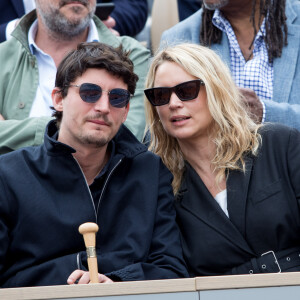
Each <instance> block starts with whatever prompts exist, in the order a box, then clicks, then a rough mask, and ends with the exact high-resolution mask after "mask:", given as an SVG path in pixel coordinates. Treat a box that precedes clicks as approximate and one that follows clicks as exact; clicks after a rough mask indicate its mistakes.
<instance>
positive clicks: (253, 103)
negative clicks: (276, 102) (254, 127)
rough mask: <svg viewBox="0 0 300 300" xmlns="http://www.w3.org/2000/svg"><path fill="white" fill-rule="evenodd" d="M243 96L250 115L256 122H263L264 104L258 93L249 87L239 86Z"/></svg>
mask: <svg viewBox="0 0 300 300" xmlns="http://www.w3.org/2000/svg"><path fill="white" fill-rule="evenodd" d="M238 89H239V91H240V93H241V94H242V96H243V100H244V101H245V103H246V105H247V108H248V111H249V115H250V117H251V118H252V120H253V121H254V122H255V123H261V121H262V117H263V105H262V103H261V102H260V100H259V98H258V96H257V95H256V93H255V92H254V91H253V90H251V89H248V88H241V87H239V88H238Z"/></svg>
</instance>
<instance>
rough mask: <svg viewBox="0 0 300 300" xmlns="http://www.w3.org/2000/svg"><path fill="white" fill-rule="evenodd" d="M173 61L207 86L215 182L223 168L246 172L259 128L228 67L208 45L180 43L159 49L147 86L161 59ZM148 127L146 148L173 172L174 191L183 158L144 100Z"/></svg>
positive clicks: (151, 83) (147, 102) (223, 171)
mask: <svg viewBox="0 0 300 300" xmlns="http://www.w3.org/2000/svg"><path fill="white" fill-rule="evenodd" d="M166 61H168V62H174V63H176V64H177V65H179V66H180V67H181V68H182V69H183V70H185V71H186V72H187V73H189V74H190V75H192V76H194V77H196V78H199V79H201V80H202V81H203V82H204V84H205V86H203V87H201V88H205V89H206V94H207V104H208V109H209V111H210V113H211V116H212V118H213V120H214V124H213V128H214V130H213V132H214V134H213V136H212V140H213V142H214V144H215V147H216V153H215V156H214V158H213V160H212V162H211V163H212V166H213V167H214V170H215V172H216V181H217V183H220V182H221V180H222V179H223V178H224V176H226V170H242V171H245V161H244V156H245V154H249V153H251V154H253V155H256V154H257V151H258V147H259V144H260V135H259V133H258V128H259V127H260V125H257V124H255V123H254V122H253V121H252V120H251V118H250V117H249V116H248V114H247V110H246V107H245V105H244V102H243V100H242V96H241V94H240V93H239V90H238V89H237V87H236V85H235V83H234V81H233V79H232V77H231V75H230V71H229V69H228V68H227V66H226V65H225V64H224V63H223V62H222V60H221V59H220V57H219V56H218V55H217V54H216V53H215V52H214V51H213V50H210V49H209V48H207V47H203V46H200V45H195V44H180V45H177V46H174V47H168V48H166V49H164V50H162V51H160V52H158V53H157V54H156V55H155V56H154V58H153V60H152V63H151V66H150V70H149V73H148V76H147V79H146V88H152V87H154V81H155V75H156V72H157V69H158V67H159V66H160V65H161V64H163V63H164V62H166ZM145 105H146V118H147V129H149V131H150V134H151V142H150V146H149V148H150V149H151V150H152V151H153V152H155V153H156V154H158V155H159V156H160V157H161V158H162V160H163V162H164V164H165V165H166V166H167V167H168V168H169V170H170V171H171V172H172V173H173V176H174V179H173V190H174V193H175V194H176V193H177V191H178V189H179V187H180V184H181V180H182V174H183V171H184V159H185V157H183V154H182V152H181V150H180V147H179V144H178V141H177V140H176V139H175V138H174V137H172V136H169V135H168V134H167V133H166V131H165V130H164V128H163V126H162V123H161V122H160V120H159V116H158V114H157V111H156V108H155V107H154V106H152V105H151V104H150V102H149V101H148V100H147V99H146V100H145Z"/></svg>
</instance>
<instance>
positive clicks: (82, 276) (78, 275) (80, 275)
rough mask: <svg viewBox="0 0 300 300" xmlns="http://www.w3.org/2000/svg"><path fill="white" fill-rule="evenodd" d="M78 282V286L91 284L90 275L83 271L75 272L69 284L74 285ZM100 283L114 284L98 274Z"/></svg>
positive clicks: (70, 277)
mask: <svg viewBox="0 0 300 300" xmlns="http://www.w3.org/2000/svg"><path fill="white" fill-rule="evenodd" d="M77 280H78V284H88V283H90V273H89V272H86V271H83V270H75V271H74V272H72V274H71V275H70V276H69V278H68V280H67V283H68V284H74V283H75V282H76V281H77ZM98 280H99V283H112V282H113V281H112V280H111V279H110V278H108V277H107V276H105V275H103V274H99V273H98Z"/></svg>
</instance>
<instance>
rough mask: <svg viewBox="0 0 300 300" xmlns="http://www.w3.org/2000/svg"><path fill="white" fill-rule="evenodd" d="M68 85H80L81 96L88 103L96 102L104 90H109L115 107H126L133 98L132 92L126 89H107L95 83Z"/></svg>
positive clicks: (109, 95)
mask: <svg viewBox="0 0 300 300" xmlns="http://www.w3.org/2000/svg"><path fill="white" fill-rule="evenodd" d="M66 87H79V95H80V98H81V99H82V100H83V101H84V102H87V103H96V102H97V101H98V100H99V99H100V98H101V96H102V93H103V92H107V94H108V99H109V103H110V104H111V106H113V107H118V108H122V107H125V106H126V105H127V104H128V102H129V100H130V98H131V94H130V93H129V91H127V90H125V89H112V90H110V91H105V90H103V89H102V88H101V86H99V85H97V84H94V83H83V84H81V85H77V84H70V85H67V86H66Z"/></svg>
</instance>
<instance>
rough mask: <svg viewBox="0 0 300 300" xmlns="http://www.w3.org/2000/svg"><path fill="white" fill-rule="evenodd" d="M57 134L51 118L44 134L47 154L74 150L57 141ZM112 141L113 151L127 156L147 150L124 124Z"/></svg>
mask: <svg viewBox="0 0 300 300" xmlns="http://www.w3.org/2000/svg"><path fill="white" fill-rule="evenodd" d="M57 136H58V129H57V127H56V121H55V120H51V121H50V122H49V123H48V125H47V127H46V131H45V135H44V147H45V149H46V151H47V153H48V154H49V155H52V156H53V155H65V154H71V153H75V152H76V150H75V149H74V148H72V147H70V146H68V145H66V144H63V143H61V142H59V141H57ZM113 141H114V143H115V153H116V154H122V155H124V156H125V157H128V158H132V157H135V156H136V155H138V154H140V153H143V152H146V151H147V147H146V146H145V145H143V144H142V143H140V142H139V141H138V140H137V139H136V137H135V136H134V135H133V134H132V133H131V131H130V130H129V129H128V128H127V127H126V126H125V125H122V126H121V127H120V129H119V131H118V132H117V134H116V135H115V137H114V138H113Z"/></svg>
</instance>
